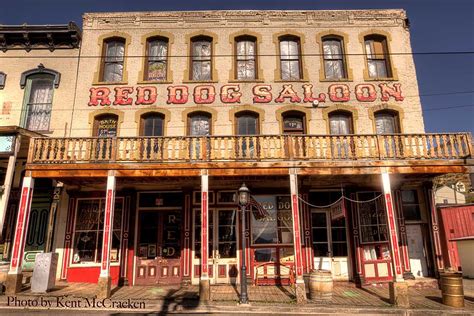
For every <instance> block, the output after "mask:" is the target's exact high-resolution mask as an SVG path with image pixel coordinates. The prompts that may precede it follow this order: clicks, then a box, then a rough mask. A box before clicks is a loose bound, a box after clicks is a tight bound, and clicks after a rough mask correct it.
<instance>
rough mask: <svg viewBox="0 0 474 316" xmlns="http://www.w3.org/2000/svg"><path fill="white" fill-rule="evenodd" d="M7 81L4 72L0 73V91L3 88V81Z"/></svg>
mask: <svg viewBox="0 0 474 316" xmlns="http://www.w3.org/2000/svg"><path fill="white" fill-rule="evenodd" d="M6 80H7V75H6V74H5V73H4V72H1V71H0V89H3V88H5V81H6Z"/></svg>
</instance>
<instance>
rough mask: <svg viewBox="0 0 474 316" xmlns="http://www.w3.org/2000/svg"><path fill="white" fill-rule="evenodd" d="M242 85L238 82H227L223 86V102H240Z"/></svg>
mask: <svg viewBox="0 0 474 316" xmlns="http://www.w3.org/2000/svg"><path fill="white" fill-rule="evenodd" d="M241 96H242V93H241V92H240V86H239V85H238V84H226V85H223V86H222V88H221V101H222V102H223V103H240V97H241Z"/></svg>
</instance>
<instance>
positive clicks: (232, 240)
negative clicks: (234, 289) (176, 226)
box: [192, 208, 238, 284]
mask: <svg viewBox="0 0 474 316" xmlns="http://www.w3.org/2000/svg"><path fill="white" fill-rule="evenodd" d="M200 221H201V212H200V210H199V209H195V210H194V236H193V238H194V243H193V244H194V248H193V267H194V269H193V281H192V282H193V284H197V283H199V271H200V269H199V267H200V264H201V259H200V257H201V222H200ZM237 229H238V226H237V210H236V209H225V208H219V209H210V210H209V232H208V236H209V278H210V281H211V284H235V283H236V282H237V279H238V278H237V277H238V261H237V249H238V243H237V236H238V234H237Z"/></svg>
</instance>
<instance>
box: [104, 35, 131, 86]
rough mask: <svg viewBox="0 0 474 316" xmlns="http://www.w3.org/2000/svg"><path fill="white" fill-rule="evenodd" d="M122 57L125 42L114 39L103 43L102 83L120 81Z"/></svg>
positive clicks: (123, 55)
mask: <svg viewBox="0 0 474 316" xmlns="http://www.w3.org/2000/svg"><path fill="white" fill-rule="evenodd" d="M124 57H125V40H123V39H121V38H114V39H111V40H108V41H106V42H105V43H104V53H103V65H102V81H104V82H120V81H122V78H123V67H124Z"/></svg>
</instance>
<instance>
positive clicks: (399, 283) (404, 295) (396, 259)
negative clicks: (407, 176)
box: [382, 172, 410, 307]
mask: <svg viewBox="0 0 474 316" xmlns="http://www.w3.org/2000/svg"><path fill="white" fill-rule="evenodd" d="M382 184H383V194H384V200H385V211H386V213H387V221H388V238H389V241H390V257H391V259H392V273H393V277H394V278H393V282H390V303H392V304H394V305H396V306H400V307H409V306H410V303H409V299H408V284H407V283H406V282H405V281H404V279H403V272H402V266H401V259H400V250H399V247H398V234H397V225H396V222H395V213H394V208H393V198H392V191H391V187H390V175H389V174H388V173H386V172H383V173H382Z"/></svg>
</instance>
